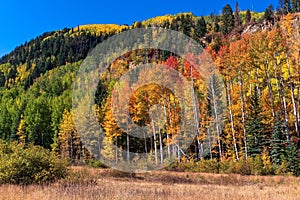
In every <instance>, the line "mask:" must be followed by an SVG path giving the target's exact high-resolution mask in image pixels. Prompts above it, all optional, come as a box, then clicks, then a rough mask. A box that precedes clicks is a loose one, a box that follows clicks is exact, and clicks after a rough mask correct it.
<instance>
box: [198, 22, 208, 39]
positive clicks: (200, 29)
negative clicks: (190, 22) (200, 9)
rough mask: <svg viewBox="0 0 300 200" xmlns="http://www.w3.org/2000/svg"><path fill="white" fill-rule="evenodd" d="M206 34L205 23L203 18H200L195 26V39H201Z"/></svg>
mask: <svg viewBox="0 0 300 200" xmlns="http://www.w3.org/2000/svg"><path fill="white" fill-rule="evenodd" d="M206 33H207V29H206V22H205V19H204V17H200V18H199V19H198V20H197V22H196V26H195V36H196V39H199V38H201V37H203V36H204V35H205V34H206Z"/></svg>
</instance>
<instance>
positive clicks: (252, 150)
mask: <svg viewBox="0 0 300 200" xmlns="http://www.w3.org/2000/svg"><path fill="white" fill-rule="evenodd" d="M250 107H251V109H250V113H249V116H248V123H247V126H246V130H247V133H248V136H247V144H248V154H249V155H250V156H252V157H255V156H257V155H260V154H261V153H262V151H263V147H264V145H265V143H266V142H265V138H264V135H263V132H264V127H263V124H262V115H261V114H262V108H261V103H260V101H259V97H258V93H257V89H256V87H255V90H254V95H253V96H252V98H251V99H250Z"/></svg>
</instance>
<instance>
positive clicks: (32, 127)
mask: <svg viewBox="0 0 300 200" xmlns="http://www.w3.org/2000/svg"><path fill="white" fill-rule="evenodd" d="M299 11H300V2H299V0H292V1H288V0H284V1H280V6H279V8H278V9H277V10H276V11H275V10H274V8H273V6H272V5H270V6H269V7H268V8H266V10H265V12H263V13H256V12H251V11H250V10H246V11H240V9H239V5H238V3H236V6H235V8H234V9H232V8H231V6H230V5H228V4H227V5H226V6H224V7H223V10H222V14H221V15H215V14H211V15H209V16H199V17H198V16H194V15H193V14H192V13H180V14H177V15H166V16H160V17H155V18H152V19H148V20H146V21H141V22H139V21H137V22H134V23H133V24H132V25H121V26H120V25H83V26H78V27H74V28H71V29H68V28H65V29H63V30H60V31H53V32H47V33H44V34H42V35H41V36H39V37H37V38H35V39H33V40H31V41H29V42H26V43H24V44H23V45H21V46H19V47H17V48H15V50H13V51H12V52H11V53H9V54H8V55H5V56H3V57H2V58H1V59H0V98H1V102H0V137H1V138H2V139H3V140H5V141H8V142H13V141H15V142H18V143H22V144H31V143H33V144H34V145H40V146H42V147H44V148H46V149H49V150H51V151H53V152H54V153H56V154H57V155H58V156H61V157H65V158H68V159H70V162H72V163H80V162H87V161H88V160H92V159H93V158H95V155H93V154H92V152H91V151H90V150H89V149H88V148H86V147H85V145H84V144H83V143H82V141H81V139H80V136H79V134H78V133H77V130H76V127H75V124H74V119H73V112H74V110H73V109H72V90H73V84H74V81H75V77H76V73H77V71H78V70H79V67H80V65H81V63H82V61H83V60H84V59H85V58H86V57H87V55H88V54H89V52H90V51H91V50H92V49H93V48H95V47H96V46H97V44H99V43H101V42H103V41H104V40H106V39H107V38H109V37H111V36H113V35H116V34H118V33H121V32H124V31H127V30H131V29H135V28H142V27H145V28H147V27H162V28H166V29H171V30H175V31H179V32H182V33H184V34H185V35H187V36H189V37H191V38H193V39H195V40H196V41H197V42H199V43H200V44H201V45H203V47H204V48H205V51H206V52H208V53H209V54H210V56H211V57H212V59H213V61H214V62H215V65H216V66H217V68H218V70H219V71H220V73H221V75H222V77H221V79H219V78H217V77H212V79H211V82H210V83H206V82H204V81H203V77H201V74H199V72H197V71H196V70H195V69H194V68H193V67H192V66H191V65H190V63H189V62H187V61H186V60H184V59H183V58H180V57H178V56H177V55H174V54H172V53H171V52H166V51H161V50H153V49H147V50H135V51H130V52H128V53H127V54H126V55H123V56H122V57H120V58H118V59H117V60H115V61H114V62H113V63H112V64H111V65H110V66H109V68H108V71H109V72H107V73H103V76H101V77H99V84H98V87H97V91H96V95H95V100H94V102H95V105H94V108H95V112H96V115H97V117H98V121H99V125H100V126H101V128H102V129H103V133H102V134H103V135H104V136H105V137H104V138H103V141H102V143H103V145H104V146H103V147H102V149H101V152H100V154H101V156H103V157H104V158H105V159H109V160H115V161H116V162H117V161H122V159H123V160H126V159H127V160H129V159H130V160H138V159H139V158H137V157H132V155H131V154H129V152H137V153H146V154H147V156H148V163H152V164H154V165H158V164H159V163H161V164H162V163H164V162H166V161H165V160H167V159H168V157H167V158H165V157H164V156H163V155H164V154H163V153H162V151H163V148H164V147H166V151H167V152H166V155H167V156H170V155H175V156H176V157H177V158H178V159H177V162H178V163H197V162H199V163H200V162H207V161H213V162H217V163H222V162H224V163H225V162H234V163H239V162H241V163H244V162H248V161H249V162H253V163H255V164H257V165H259V166H260V167H261V168H262V169H263V170H264V171H263V172H260V174H275V173H278V174H280V173H291V174H293V175H300V86H299V84H300V83H299V81H300V79H299V78H300V71H299V70H300V58H299V54H300V45H299V41H300V14H299ZM146 63H156V64H164V65H167V66H169V67H170V68H172V69H174V70H177V71H178V72H180V73H181V74H182V75H183V76H184V77H186V78H187V79H188V80H190V81H192V83H193V90H194V92H195V96H196V97H197V98H196V99H193V101H197V102H195V105H197V108H196V109H195V110H197V113H196V114H195V118H193V119H190V120H191V123H193V124H194V126H195V127H196V128H195V138H194V141H193V143H192V145H191V146H190V147H189V148H188V150H187V151H183V150H182V149H180V148H179V146H178V145H177V144H176V142H177V141H178V138H177V137H176V136H177V132H178V131H180V128H179V126H180V120H181V116H180V114H179V113H180V109H182V108H180V106H181V105H180V103H179V102H178V99H176V96H175V95H174V94H173V93H172V92H171V91H170V90H168V89H166V88H164V87H160V86H159V85H155V84H153V85H148V86H147V87H143V88H141V89H139V90H137V91H135V92H134V93H133V95H132V97H131V98H130V105H129V112H130V114H131V117H132V120H133V121H134V122H135V124H137V125H147V126H150V127H152V128H153V129H152V133H151V134H152V135H151V137H149V138H146V136H145V137H144V138H143V137H142V138H134V137H133V136H130V135H128V134H126V133H124V132H123V131H122V130H121V129H120V128H119V127H118V124H117V123H116V120H115V119H114V117H113V113H112V110H111V107H110V105H111V103H112V102H111V98H112V90H113V87H114V85H115V83H116V82H117V80H118V79H119V78H120V77H121V76H122V74H124V73H125V72H127V71H129V70H131V69H133V68H135V66H138V65H139V64H146ZM141 73H143V72H141ZM164 78H168V77H164ZM220 81H222V84H221V83H220ZM223 85H224V88H223ZM221 91H224V92H225V94H224V96H225V99H223V100H221V99H220V98H219V96H218V95H220V93H221ZM215 101H217V103H216V102H215ZM212 102H214V103H215V104H213V103H212ZM153 105H160V107H161V109H162V113H164V119H165V120H164V121H163V122H162V121H161V120H159V119H161V118H159V117H157V118H156V119H157V120H155V117H153V116H152V117H150V116H149V112H150V111H151V112H152V114H153V113H154V114H155V113H156V112H154V111H153V110H151V109H153ZM222 106H224V109H225V113H224V114H223V115H222V116H221V113H218V112H217V111H216V109H218V110H221V109H222V108H221V107H222ZM218 114H220V116H218ZM82 117H83V120H84V117H85V116H84V114H83V116H82ZM218 118H222V119H224V124H223V126H219V125H217V126H218V128H217V130H215V131H216V132H215V133H211V132H210V130H211V129H209V127H210V124H208V122H209V121H210V122H211V121H213V122H214V123H217V122H218ZM204 141H209V143H210V145H209V146H210V147H209V148H207V149H204V147H203V144H204ZM113 145H115V146H118V147H120V149H123V150H124V152H128V153H125V154H122V152H118V149H114V148H113V147H114V146H113ZM178 163H177V164H178ZM145 165H147V163H145ZM271 168H272V169H271Z"/></svg>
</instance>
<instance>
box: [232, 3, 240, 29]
mask: <svg viewBox="0 0 300 200" xmlns="http://www.w3.org/2000/svg"><path fill="white" fill-rule="evenodd" d="M240 25H241V17H240V8H239V3H238V2H236V3H235V10H234V27H239V26H240Z"/></svg>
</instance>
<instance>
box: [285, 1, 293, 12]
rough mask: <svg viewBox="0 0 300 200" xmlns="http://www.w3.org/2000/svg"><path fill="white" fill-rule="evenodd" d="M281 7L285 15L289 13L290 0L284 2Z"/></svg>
mask: <svg viewBox="0 0 300 200" xmlns="http://www.w3.org/2000/svg"><path fill="white" fill-rule="evenodd" d="M283 3H284V5H283V13H284V14H285V15H286V14H288V13H290V12H291V10H292V9H291V1H290V0H284V2H283Z"/></svg>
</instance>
